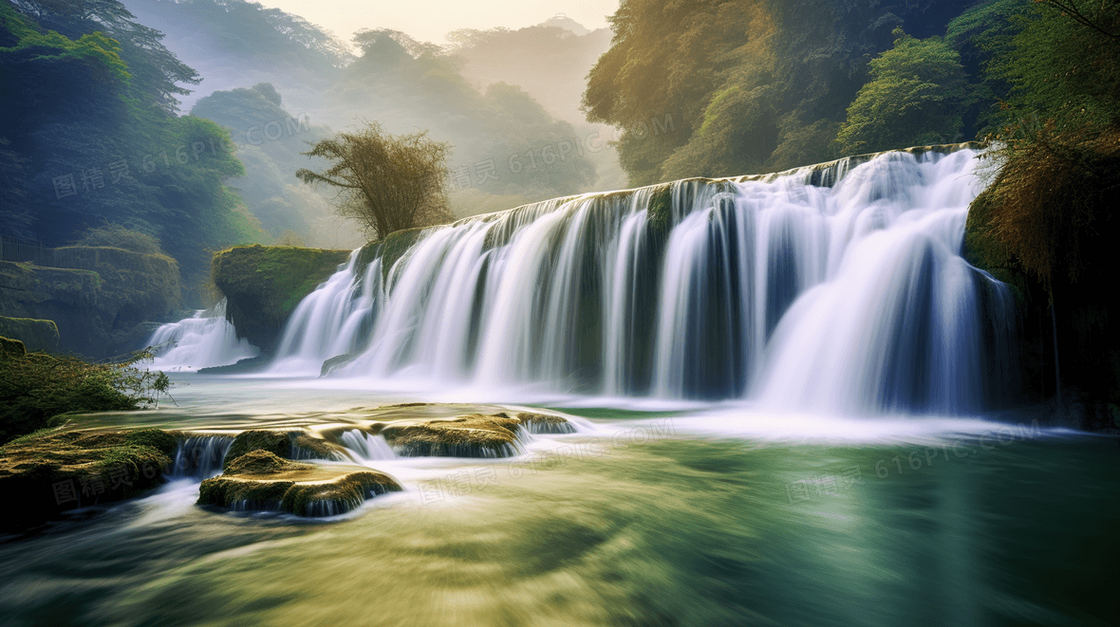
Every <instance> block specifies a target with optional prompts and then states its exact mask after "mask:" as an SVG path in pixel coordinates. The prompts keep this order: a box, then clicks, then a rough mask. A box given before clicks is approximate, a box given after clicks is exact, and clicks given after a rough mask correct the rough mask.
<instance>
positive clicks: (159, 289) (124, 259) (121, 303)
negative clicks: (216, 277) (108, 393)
mask: <svg viewBox="0 0 1120 627" xmlns="http://www.w3.org/2000/svg"><path fill="white" fill-rule="evenodd" d="M57 251H61V252H64V253H66V254H65V255H63V257H64V258H65V259H66V260H68V262H69V263H72V265H75V266H80V269H79V268H53V267H51V268H48V267H42V266H36V265H33V264H30V263H14V262H9V261H2V262H0V312H3V313H4V315H5V316H7V317H10V318H23V319H33V320H37V321H40V322H47V323H50V322H53V324H55V325H56V328H57V333H58V340H57V350H59V351H61V352H65V353H74V354H79V355H85V356H87V357H91V358H95V359H103V358H106V357H112V356H115V355H121V354H124V353H128V352H131V351H135V350H138V349H140V348H143V346H142V344H143V342H144V340H145V339H147V333H148V332H149V327H146V326H143V324H144V323H145V322H147V321H151V320H162V319H165V318H166V317H167V316H168V315H169V314H170V313H171V312H173V311H174V310H175V309H176V308H177V307H179V305H180V301H181V291H180V286H179V267H178V264H176V263H175V261H174V260H172V259H170V258H169V257H164V256H162V255H145V254H141V253H133V252H129V251H125V250H120V249H116V248H97V247H78V246H75V247H70V248H66V249H57ZM60 254H61V253H60ZM12 334H14V335H19V334H18V333H12ZM49 335H50V334H49V333H47V336H49ZM47 336H42V334H35V337H42V338H43V342H44V343H45V344H46V345H45V346H39V345H37V344H36V342H37V341H38V340H28V341H29V342H30V343H31V345H32V346H31V347H32V349H33V350H48V349H51V348H52V347H51V346H50V344H52V343H54V341H53V340H51V339H49V338H48V337H47ZM20 339H25V338H23V337H20Z"/></svg>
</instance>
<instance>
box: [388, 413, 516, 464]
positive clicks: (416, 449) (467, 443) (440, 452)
mask: <svg viewBox="0 0 1120 627" xmlns="http://www.w3.org/2000/svg"><path fill="white" fill-rule="evenodd" d="M524 429H525V427H524V426H523V425H522V423H521V420H519V419H517V418H510V417H509V416H507V415H505V414H495V415H483V414H469V415H465V416H458V417H456V418H444V419H435V420H401V421H394V422H392V423H390V424H388V425H386V426H385V427H383V428H382V429H381V435H382V436H383V437H384V438H385V441H386V442H388V443H389V446H391V447H393V451H394V452H396V454H397V455H400V456H402V457H513V456H514V455H517V454H519V453H520V452H521V447H520V445H519V443H518V438H519V435H520V433H521V432H522V431H523V430H524Z"/></svg>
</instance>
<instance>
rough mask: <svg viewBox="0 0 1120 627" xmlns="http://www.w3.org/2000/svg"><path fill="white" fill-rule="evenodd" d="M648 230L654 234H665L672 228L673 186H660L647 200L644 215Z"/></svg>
mask: <svg viewBox="0 0 1120 627" xmlns="http://www.w3.org/2000/svg"><path fill="white" fill-rule="evenodd" d="M646 216H647V219H648V220H649V226H650V229H652V230H653V231H654V232H655V233H661V234H665V233H668V232H669V229H670V228H672V221H673V186H672V185H662V186H660V187H658V188H657V189H656V190H654V192H653V196H651V197H650V199H649V209H648V211H647V213H646Z"/></svg>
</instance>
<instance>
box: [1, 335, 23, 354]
mask: <svg viewBox="0 0 1120 627" xmlns="http://www.w3.org/2000/svg"><path fill="white" fill-rule="evenodd" d="M26 354H27V347H26V346H24V344H23V342H22V341H20V340H13V339H11V338H7V337H0V358H6V357H23V356H24V355H26Z"/></svg>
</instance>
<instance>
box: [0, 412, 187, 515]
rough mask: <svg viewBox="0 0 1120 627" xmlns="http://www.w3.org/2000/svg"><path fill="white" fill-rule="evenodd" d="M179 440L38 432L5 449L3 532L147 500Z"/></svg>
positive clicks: (152, 433) (146, 434)
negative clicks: (123, 502)
mask: <svg viewBox="0 0 1120 627" xmlns="http://www.w3.org/2000/svg"><path fill="white" fill-rule="evenodd" d="M178 440H179V437H178V436H177V435H176V434H173V433H169V432H166V431H161V430H159V429H141V430H137V431H69V432H64V433H57V432H54V433H52V432H46V433H44V432H37V433H33V434H31V435H28V436H24V437H22V438H18V439H16V440H13V441H12V442H9V443H8V444H6V445H4V446H3V447H0V499H2V500H3V502H4V503H6V504H8V506H7V508H6V510H5V514H4V517H3V520H2V522H0V527H3V528H8V529H12V528H19V527H26V526H29V525H34V524H37V523H40V522H43V521H46V520H49V519H51V518H54V517H56V516H57V515H58V514H59V513H61V512H64V511H67V510H71V509H76V508H79V507H88V506H91V505H99V504H103V503H108V502H113V501H120V500H123V499H127V498H132V497H135V496H138V495H140V494H142V493H143V492H145V491H147V490H148V489H150V488H154V487H156V486H158V485H160V484H161V483H162V482H163V476H164V474H165V473H166V472H168V471H169V468H170V466H171V458H170V456H171V455H172V454H173V453H174V451H175V447H176V446H177V443H178Z"/></svg>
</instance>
